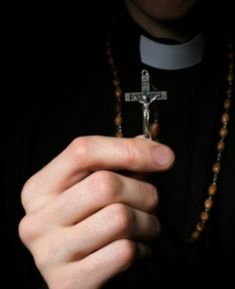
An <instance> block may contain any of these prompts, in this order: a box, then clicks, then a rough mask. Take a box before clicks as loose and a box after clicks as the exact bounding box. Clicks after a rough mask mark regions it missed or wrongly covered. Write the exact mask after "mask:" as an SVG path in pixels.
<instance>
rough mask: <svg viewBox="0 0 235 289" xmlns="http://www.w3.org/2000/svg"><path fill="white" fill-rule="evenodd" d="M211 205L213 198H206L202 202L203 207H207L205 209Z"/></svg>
mask: <svg viewBox="0 0 235 289" xmlns="http://www.w3.org/2000/svg"><path fill="white" fill-rule="evenodd" d="M212 206H213V200H212V199H210V198H208V199H206V200H205V202H204V207H205V208H206V209H207V210H210V209H211V208H212Z"/></svg>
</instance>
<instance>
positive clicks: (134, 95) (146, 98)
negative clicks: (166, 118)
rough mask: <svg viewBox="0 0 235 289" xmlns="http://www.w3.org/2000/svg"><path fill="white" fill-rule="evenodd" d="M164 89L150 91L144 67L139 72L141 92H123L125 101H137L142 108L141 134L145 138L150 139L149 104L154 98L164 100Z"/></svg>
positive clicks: (148, 79)
mask: <svg viewBox="0 0 235 289" xmlns="http://www.w3.org/2000/svg"><path fill="white" fill-rule="evenodd" d="M166 99H167V92H166V91H150V76H149V73H148V71H147V70H146V69H144V70H142V72H141V92H127V93H125V101H138V102H139V103H141V104H142V110H143V134H144V137H145V138H148V139H151V132H150V124H149V119H150V104H151V103H152V102H153V101H155V100H166Z"/></svg>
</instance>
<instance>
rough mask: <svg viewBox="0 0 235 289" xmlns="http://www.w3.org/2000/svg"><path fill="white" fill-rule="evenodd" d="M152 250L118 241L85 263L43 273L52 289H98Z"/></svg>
mask: <svg viewBox="0 0 235 289" xmlns="http://www.w3.org/2000/svg"><path fill="white" fill-rule="evenodd" d="M150 252H151V250H150V248H149V247H148V246H146V245H144V244H142V243H134V242H133V241H130V240H125V239H123V240H118V241H115V242H112V243H110V244H108V245H107V246H105V247H103V248H102V249H100V250H98V251H95V252H93V253H92V254H91V255H89V256H87V257H86V258H84V259H83V260H82V261H74V262H71V263H69V264H68V263H65V264H63V265H61V266H60V267H56V269H55V268H54V269H51V270H48V271H46V272H45V271H43V273H42V274H43V276H44V278H45V279H46V280H47V284H48V286H49V288H70V289H78V288H79V289H87V288H89V289H97V288H101V287H102V285H104V283H105V282H107V280H109V279H110V278H112V277H114V276H115V275H117V274H118V273H120V272H122V271H124V270H126V269H128V268H129V267H130V266H131V265H132V263H133V262H134V260H135V259H136V258H138V257H144V256H148V255H149V254H150Z"/></svg>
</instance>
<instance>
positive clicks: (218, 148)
mask: <svg viewBox="0 0 235 289" xmlns="http://www.w3.org/2000/svg"><path fill="white" fill-rule="evenodd" d="M224 146H225V145H224V141H219V142H218V143H217V150H218V152H220V153H221V152H222V151H223V150H224Z"/></svg>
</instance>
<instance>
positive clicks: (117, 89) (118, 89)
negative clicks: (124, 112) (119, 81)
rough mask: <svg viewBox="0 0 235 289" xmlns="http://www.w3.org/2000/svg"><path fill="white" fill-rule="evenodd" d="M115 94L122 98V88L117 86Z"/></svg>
mask: <svg viewBox="0 0 235 289" xmlns="http://www.w3.org/2000/svg"><path fill="white" fill-rule="evenodd" d="M114 95H115V97H117V98H120V97H121V96H122V90H121V88H120V87H117V88H116V89H115V91H114Z"/></svg>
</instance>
